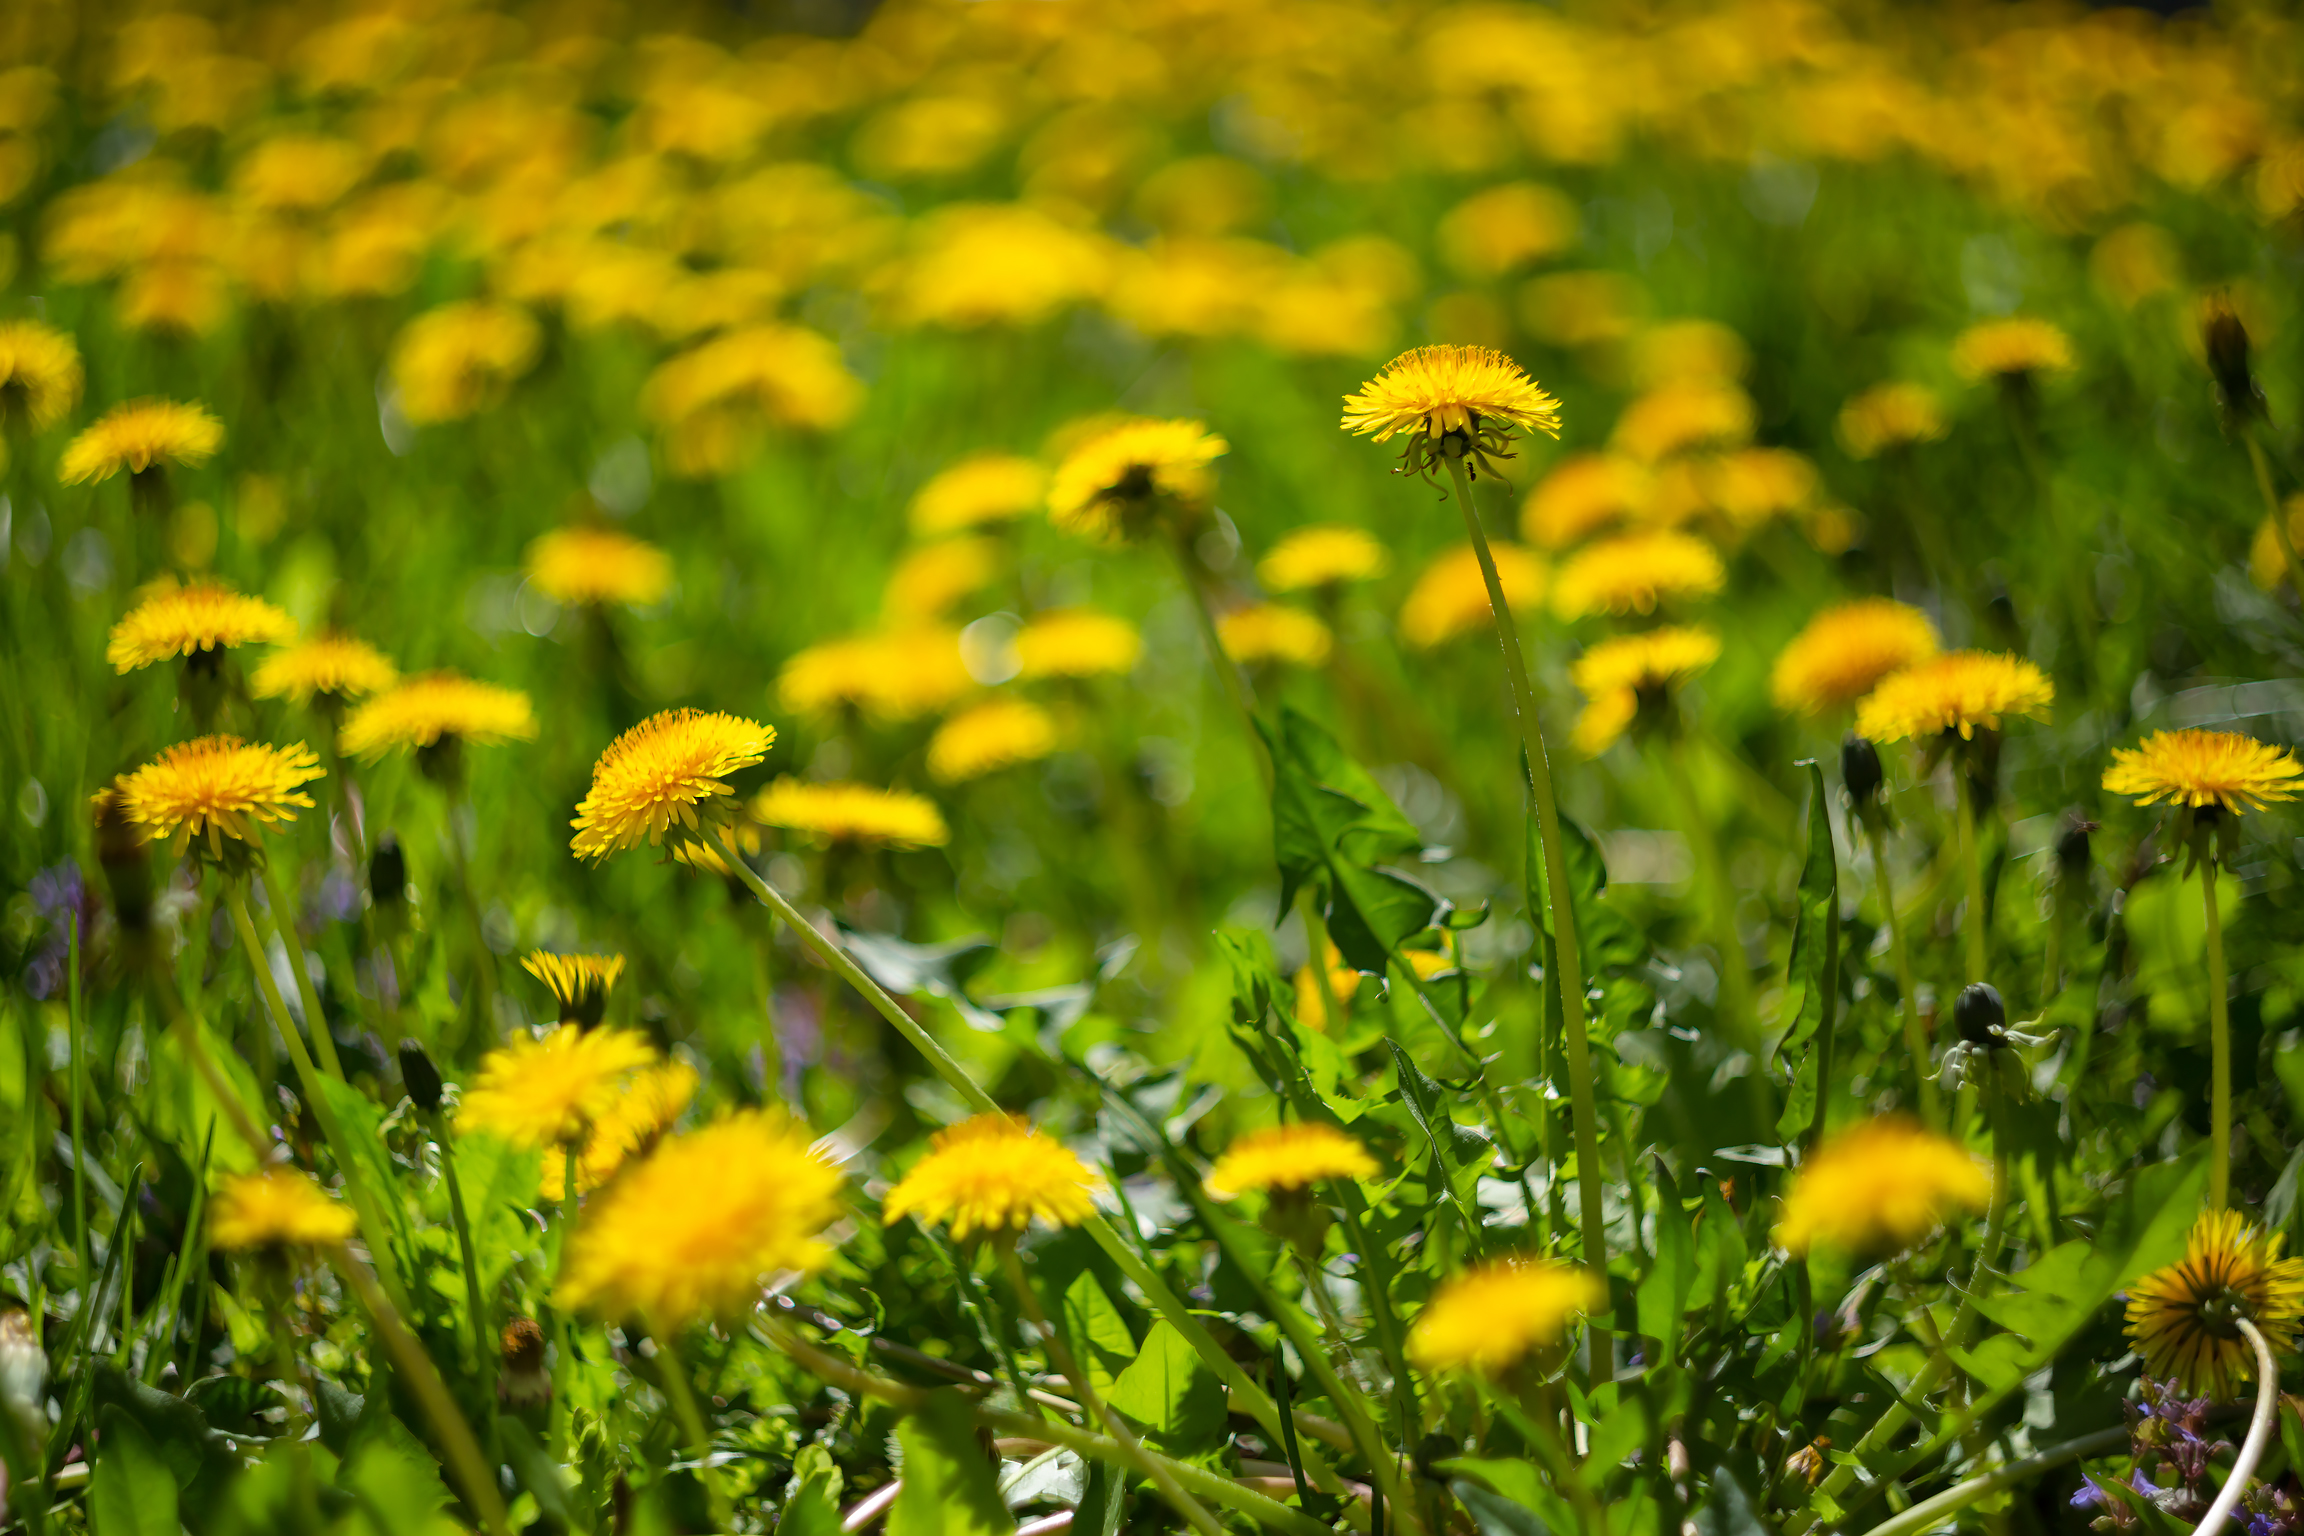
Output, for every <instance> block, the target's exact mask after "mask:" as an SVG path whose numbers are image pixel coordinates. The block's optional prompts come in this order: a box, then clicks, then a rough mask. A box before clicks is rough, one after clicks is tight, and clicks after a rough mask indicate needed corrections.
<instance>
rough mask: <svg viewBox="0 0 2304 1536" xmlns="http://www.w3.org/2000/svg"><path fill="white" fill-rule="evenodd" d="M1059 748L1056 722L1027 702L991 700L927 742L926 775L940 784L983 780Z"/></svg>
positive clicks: (951, 721) (953, 720) (956, 718)
mask: <svg viewBox="0 0 2304 1536" xmlns="http://www.w3.org/2000/svg"><path fill="white" fill-rule="evenodd" d="M1055 750H1056V722H1055V721H1054V720H1053V719H1051V718H1050V717H1049V715H1048V712H1047V711H1046V710H1044V709H1042V708H1041V707H1040V706H1039V705H1037V704H1032V703H1028V702H1026V701H1025V700H1023V699H988V700H986V701H985V702H984V703H982V704H978V705H976V706H975V707H974V708H972V709H968V710H965V711H963V712H962V713H960V714H957V715H954V716H953V717H952V718H951V719H949V720H947V721H945V722H944V724H943V725H942V726H940V727H938V728H937V731H936V734H935V735H934V736H933V737H931V738H929V741H928V771H929V773H931V774H933V775H934V776H935V778H936V782H938V783H939V784H961V783H965V782H967V781H968V780H970V779H980V778H982V777H984V776H985V775H986V774H988V773H998V772H999V771H1000V770H1001V769H1003V768H1013V767H1015V766H1016V765H1017V764H1018V763H1029V762H1036V761H1038V760H1039V759H1041V758H1043V757H1046V756H1047V755H1048V754H1049V753H1051V752H1053V751H1055Z"/></svg>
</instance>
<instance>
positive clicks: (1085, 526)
mask: <svg viewBox="0 0 2304 1536" xmlns="http://www.w3.org/2000/svg"><path fill="white" fill-rule="evenodd" d="M1230 446H1231V445H1230V444H1228V443H1226V442H1225V441H1224V439H1222V438H1220V437H1218V436H1216V435H1215V434H1214V433H1212V432H1210V431H1209V430H1208V428H1207V425H1206V423H1204V422H1198V421H1124V422H1121V423H1120V424H1119V425H1117V426H1114V427H1111V428H1110V429H1108V430H1106V431H1104V432H1100V433H1098V434H1096V435H1095V436H1093V437H1090V438H1089V439H1087V440H1086V441H1085V442H1082V443H1081V444H1079V445H1078V446H1077V447H1075V448H1074V449H1073V450H1072V451H1071V453H1069V454H1067V455H1066V456H1065V459H1064V462H1063V463H1061V464H1059V465H1058V466H1057V467H1056V473H1055V474H1054V475H1052V476H1051V477H1050V478H1049V481H1048V516H1049V518H1050V520H1051V521H1053V522H1054V523H1055V524H1056V526H1057V527H1059V528H1061V529H1063V530H1065V531H1066V532H1067V533H1079V534H1086V535H1088V536H1090V537H1094V538H1101V539H1105V540H1109V541H1114V542H1126V541H1129V540H1133V539H1139V538H1142V537H1143V536H1144V535H1145V534H1147V533H1149V532H1151V531H1152V529H1153V528H1154V527H1155V526H1157V525H1158V524H1160V523H1161V522H1162V521H1164V520H1170V519H1182V518H1188V517H1191V516H1193V515H1196V514H1198V513H1199V512H1200V511H1202V510H1203V509H1204V508H1205V507H1206V506H1207V504H1208V502H1209V500H1210V498H1211V497H1213V496H1214V495H1215V490H1216V477H1215V474H1214V472H1213V471H1211V470H1210V469H1209V467H1208V466H1209V465H1210V464H1211V463H1212V462H1214V461H1215V460H1216V459H1218V458H1220V457H1222V456H1223V455H1224V454H1225V453H1226V452H1228V451H1229V450H1230Z"/></svg>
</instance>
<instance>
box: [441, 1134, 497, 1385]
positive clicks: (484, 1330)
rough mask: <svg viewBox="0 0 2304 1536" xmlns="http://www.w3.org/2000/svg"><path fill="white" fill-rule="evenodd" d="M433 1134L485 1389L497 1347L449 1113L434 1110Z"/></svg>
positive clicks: (475, 1363)
mask: <svg viewBox="0 0 2304 1536" xmlns="http://www.w3.org/2000/svg"><path fill="white" fill-rule="evenodd" d="M432 1134H433V1136H434V1137H436V1138H437V1139H438V1142H439V1146H440V1181H441V1182H442V1183H444V1184H446V1185H447V1186H448V1216H449V1219H450V1220H451V1221H453V1222H454V1223H455V1224H456V1249H457V1252H458V1254H459V1255H461V1256H462V1258H463V1260H464V1304H465V1306H466V1307H467V1308H469V1309H470V1311H471V1313H472V1371H473V1374H474V1375H475V1376H477V1377H478V1378H479V1380H480V1385H481V1387H482V1388H483V1389H485V1388H488V1387H491V1386H493V1385H494V1384H495V1380H496V1369H495V1356H494V1351H492V1350H490V1349H489V1347H488V1307H487V1303H486V1302H485V1300H484V1299H483V1298H482V1296H481V1294H480V1260H479V1257H478V1255H477V1253H476V1251H475V1250H474V1248H473V1246H472V1221H471V1218H470V1217H468V1216H466V1215H465V1214H464V1183H463V1180H461V1179H460V1178H458V1177H457V1175H456V1139H455V1137H454V1135H453V1134H452V1133H451V1132H450V1131H449V1129H448V1117H447V1116H446V1115H443V1114H441V1113H440V1112H439V1111H438V1110H434V1111H433V1112H432Z"/></svg>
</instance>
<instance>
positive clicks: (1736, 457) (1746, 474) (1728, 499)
mask: <svg viewBox="0 0 2304 1536" xmlns="http://www.w3.org/2000/svg"><path fill="white" fill-rule="evenodd" d="M1702 484H1703V489H1704V497H1705V500H1706V501H1707V502H1708V503H1709V504H1710V505H1711V508H1712V510H1713V511H1715V512H1717V513H1719V514H1720V516H1721V517H1722V518H1723V519H1725V520H1726V522H1727V524H1728V526H1729V527H1730V528H1731V529H1732V530H1734V531H1735V532H1736V533H1738V534H1746V533H1750V532H1751V531H1752V530H1753V529H1755V528H1757V527H1759V526H1760V525H1761V524H1762V523H1765V522H1766V521H1768V520H1769V519H1770V518H1772V517H1782V516H1784V515H1786V514H1788V513H1792V512H1797V511H1799V510H1800V509H1801V508H1803V507H1805V506H1807V505H1808V504H1809V503H1810V502H1812V501H1813V500H1815V498H1816V487H1817V475H1816V466H1815V465H1814V464H1812V463H1810V462H1809V461H1808V460H1807V459H1805V458H1803V457H1802V456H1801V455H1799V454H1797V453H1794V452H1793V451H1792V450H1791V449H1789V448H1732V449H1730V450H1729V451H1728V452H1726V453H1723V454H1721V455H1720V456H1719V457H1717V458H1715V459H1713V460H1712V461H1711V462H1710V463H1708V464H1706V465H1705V466H1704V468H1703V475H1702Z"/></svg>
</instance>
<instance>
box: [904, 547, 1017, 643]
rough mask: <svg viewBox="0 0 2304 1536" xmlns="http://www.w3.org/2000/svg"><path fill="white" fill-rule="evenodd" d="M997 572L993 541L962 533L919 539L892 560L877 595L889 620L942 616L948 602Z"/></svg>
mask: <svg viewBox="0 0 2304 1536" xmlns="http://www.w3.org/2000/svg"><path fill="white" fill-rule="evenodd" d="M999 574H1000V545H999V542H998V541H997V540H994V539H987V538H969V537H962V538H957V539H938V540H937V541H936V542H935V543H933V544H923V545H921V546H920V547H919V548H917V549H915V550H913V551H911V552H910V553H909V554H907V555H905V557H904V558H903V559H902V560H899V561H898V562H896V569H895V570H893V571H891V572H889V573H888V586H887V589H886V590H885V591H884V592H883V593H882V595H881V598H880V608H881V611H882V612H883V613H884V614H886V615H887V617H888V619H889V621H890V622H891V623H895V624H922V623H927V622H929V621H931V620H938V619H942V618H943V617H944V616H945V614H947V613H948V612H950V611H951V609H952V605H953V604H955V603H957V602H959V601H960V599H962V598H964V597H966V596H968V595H969V594H970V593H972V592H975V591H977V590H978V589H980V588H982V587H983V586H984V585H985V584H986V583H988V582H990V581H991V580H992V578H993V577H995V576H997V575H999Z"/></svg>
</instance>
